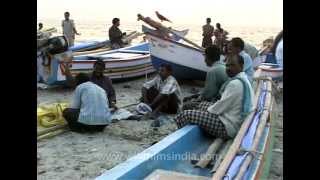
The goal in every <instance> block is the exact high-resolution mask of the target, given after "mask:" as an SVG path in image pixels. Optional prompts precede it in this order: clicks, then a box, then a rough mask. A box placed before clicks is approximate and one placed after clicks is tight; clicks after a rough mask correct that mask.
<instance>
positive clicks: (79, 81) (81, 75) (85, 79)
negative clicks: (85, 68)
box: [75, 73, 90, 86]
mask: <svg viewBox="0 0 320 180" xmlns="http://www.w3.org/2000/svg"><path fill="white" fill-rule="evenodd" d="M75 79H76V85H77V86H78V85H80V84H82V83H85V82H88V81H90V78H89V75H88V74H86V73H79V74H77V75H76V78H75Z"/></svg>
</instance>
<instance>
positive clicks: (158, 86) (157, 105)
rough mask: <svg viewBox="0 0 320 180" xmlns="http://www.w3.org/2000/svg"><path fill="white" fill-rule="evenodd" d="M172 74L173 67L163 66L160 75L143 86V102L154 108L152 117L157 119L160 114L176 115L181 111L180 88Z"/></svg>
mask: <svg viewBox="0 0 320 180" xmlns="http://www.w3.org/2000/svg"><path fill="white" fill-rule="evenodd" d="M171 74H172V68H171V66H170V65H168V64H162V65H161V67H160V69H159V74H158V75H157V76H156V77H155V78H154V79H152V80H151V81H148V82H146V83H144V84H143V87H142V102H144V103H145V104H147V105H149V106H150V107H151V108H152V113H151V114H150V115H151V117H155V116H156V115H157V113H158V112H164V113H169V114H175V113H177V112H178V111H179V110H180V109H181V104H182V101H181V90H180V86H179V84H178V82H177V80H176V79H175V78H174V77H173V76H172V75H171Z"/></svg>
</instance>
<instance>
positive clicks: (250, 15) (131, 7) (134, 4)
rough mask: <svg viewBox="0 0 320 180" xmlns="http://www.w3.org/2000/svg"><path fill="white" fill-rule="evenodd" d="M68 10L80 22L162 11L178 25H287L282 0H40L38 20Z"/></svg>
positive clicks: (127, 18)
mask: <svg viewBox="0 0 320 180" xmlns="http://www.w3.org/2000/svg"><path fill="white" fill-rule="evenodd" d="M65 11H69V12H70V14H71V19H74V20H76V21H80V20H101V21H111V19H112V18H113V17H119V18H120V19H121V21H122V22H135V21H136V20H137V14H138V13H141V14H142V15H143V16H149V17H152V18H155V13H154V11H159V12H160V13H161V14H163V15H164V16H166V17H168V18H169V19H170V20H172V21H173V23H178V24H184V23H186V24H204V23H205V19H206V18H207V17H211V19H212V22H213V23H216V22H220V23H222V24H228V25H236V26H238V25H239V26H267V27H280V28H282V27H283V25H282V22H283V1H282V0H188V1H182V0H113V1H110V0H37V14H38V17H37V19H38V20H39V19H57V20H62V19H63V13H64V12H65ZM155 19H156V18H155Z"/></svg>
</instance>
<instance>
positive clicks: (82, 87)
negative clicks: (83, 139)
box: [63, 73, 111, 132]
mask: <svg viewBox="0 0 320 180" xmlns="http://www.w3.org/2000/svg"><path fill="white" fill-rule="evenodd" d="M76 83H77V88H76V90H75V92H74V95H73V99H72V103H71V106H70V108H66V109H65V110H64V111H63V117H64V118H65V119H66V121H67V122H68V125H69V127H70V130H72V131H76V132H95V131H103V129H104V128H105V126H106V125H108V124H109V123H110V122H111V112H110V109H109V103H108V98H107V96H106V93H105V91H104V89H102V88H101V87H99V86H98V85H96V84H94V83H93V82H91V81H90V78H89V76H88V75H87V74H84V73H80V74H78V75H77V76H76Z"/></svg>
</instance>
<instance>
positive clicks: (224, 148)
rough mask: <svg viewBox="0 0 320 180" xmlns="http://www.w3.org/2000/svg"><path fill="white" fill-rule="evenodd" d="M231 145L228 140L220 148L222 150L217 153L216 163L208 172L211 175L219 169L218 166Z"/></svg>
mask: <svg viewBox="0 0 320 180" xmlns="http://www.w3.org/2000/svg"><path fill="white" fill-rule="evenodd" d="M231 144H232V139H230V140H228V141H227V142H226V143H225V145H224V147H223V148H222V150H221V151H220V153H219V157H218V159H217V161H216V162H215V163H214V166H213V168H212V170H211V171H210V172H211V173H215V172H216V171H217V168H218V167H219V165H220V164H221V162H222V161H223V159H224V157H225V156H226V154H227V152H228V150H229V148H230V146H231Z"/></svg>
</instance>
